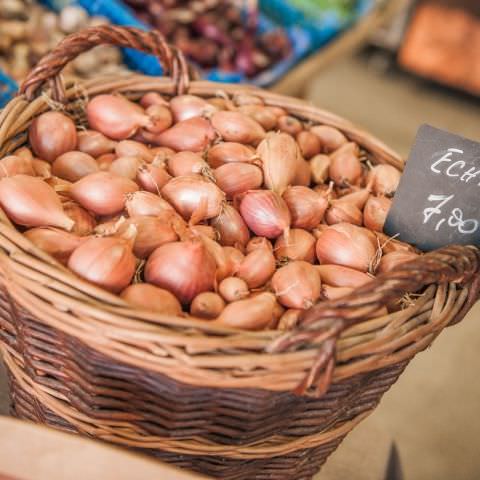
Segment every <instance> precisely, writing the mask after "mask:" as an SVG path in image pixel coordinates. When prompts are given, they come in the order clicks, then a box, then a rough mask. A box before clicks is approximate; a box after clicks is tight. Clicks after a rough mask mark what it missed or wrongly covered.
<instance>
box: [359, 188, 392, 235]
mask: <svg viewBox="0 0 480 480" xmlns="http://www.w3.org/2000/svg"><path fill="white" fill-rule="evenodd" d="M391 206H392V201H391V200H390V199H389V198H387V197H370V198H369V199H368V201H367V203H366V204H365V209H364V210H363V221H364V223H365V226H366V227H367V228H369V229H370V230H376V231H377V232H381V231H383V226H384V224H385V220H386V219H387V215H388V212H389V210H390V208H391Z"/></svg>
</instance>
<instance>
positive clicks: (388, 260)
mask: <svg viewBox="0 0 480 480" xmlns="http://www.w3.org/2000/svg"><path fill="white" fill-rule="evenodd" d="M418 257H419V255H418V254H417V253H413V252H390V253H387V254H386V255H384V256H383V257H382V258H381V260H380V263H379V264H378V267H377V270H376V272H375V273H376V274H381V273H387V272H391V271H394V270H396V269H397V268H398V267H399V266H400V265H402V264H403V263H406V262H411V261H412V260H415V259H417V258H418Z"/></svg>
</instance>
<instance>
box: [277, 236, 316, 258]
mask: <svg viewBox="0 0 480 480" xmlns="http://www.w3.org/2000/svg"><path fill="white" fill-rule="evenodd" d="M315 242H316V240H315V237H314V236H313V235H312V234H311V233H309V232H307V231H306V230H302V229H300V228H292V229H291V230H290V234H289V236H288V240H286V239H285V236H284V235H282V236H280V237H278V238H277V241H276V242H275V248H274V252H275V256H276V257H277V258H278V259H284V258H286V259H289V260H305V261H306V262H309V263H314V261H315Z"/></svg>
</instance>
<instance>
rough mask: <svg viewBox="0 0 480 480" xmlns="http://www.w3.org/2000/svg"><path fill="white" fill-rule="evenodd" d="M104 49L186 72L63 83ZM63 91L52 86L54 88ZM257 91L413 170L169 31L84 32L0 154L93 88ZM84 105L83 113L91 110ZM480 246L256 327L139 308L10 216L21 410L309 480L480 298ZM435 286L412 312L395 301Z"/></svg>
mask: <svg viewBox="0 0 480 480" xmlns="http://www.w3.org/2000/svg"><path fill="white" fill-rule="evenodd" d="M99 43H111V44H115V45H120V46H130V47H133V48H136V49H139V50H142V51H149V52H153V53H154V54H156V55H157V56H158V57H159V58H160V59H161V60H162V62H163V64H164V65H165V67H166V70H167V71H170V72H172V78H152V77H144V76H138V75H131V76H126V77H117V78H102V79H101V80H100V79H99V80H95V81H89V82H86V83H84V84H82V85H81V87H80V88H79V87H78V86H75V85H66V86H65V88H63V87H62V82H61V80H60V77H59V73H60V71H61V69H62V67H63V66H64V65H65V64H66V63H67V62H68V61H70V60H71V59H73V58H74V57H75V56H76V55H78V54H79V53H80V52H82V51H85V50H87V49H89V48H91V47H92V46H94V45H98V44H99ZM47 80H48V81H49V82H50V85H51V89H50V90H48V92H49V93H48V95H46V94H45V93H42V92H45V91H46V90H43V89H42V87H43V86H44V84H45V82H46V81H47ZM219 89H221V90H223V91H224V92H226V93H227V94H232V93H234V92H235V93H238V92H240V91H243V92H250V93H254V94H255V95H258V96H260V97H262V98H263V99H264V100H265V102H266V103H267V104H269V105H276V106H280V107H283V108H285V109H287V110H288V111H289V112H291V113H292V114H294V115H297V116H299V117H301V118H303V119H305V120H306V121H309V122H313V123H324V124H329V125H333V126H335V127H337V128H339V129H341V130H342V131H343V132H344V133H345V135H347V136H348V137H349V138H350V139H352V140H355V141H356V142H358V143H359V144H360V145H361V146H362V148H363V149H364V150H365V151H366V152H368V155H369V156H370V159H371V161H372V162H374V163H375V162H377V163H378V162H383V163H389V164H392V165H395V166H396V167H398V168H401V167H402V161H401V159H400V158H399V157H397V155H395V154H394V153H392V152H391V151H390V150H389V149H388V148H387V147H385V146H384V145H383V144H382V143H380V142H379V141H378V140H376V139H375V138H373V137H372V136H370V135H369V134H367V133H365V132H363V131H361V130H359V129H357V128H356V127H354V126H353V125H352V124H350V123H348V122H347V121H345V120H343V119H341V118H338V117H336V116H334V115H332V114H330V113H327V112H324V111H321V110H319V109H317V108H315V107H313V106H310V105H307V104H306V103H304V102H301V101H297V100H294V99H292V98H287V97H283V96H280V95H276V94H272V93H269V92H266V91H263V90H260V89H256V88H253V87H241V86H231V85H223V84H222V85H219V84H214V83H209V82H201V81H192V82H189V80H188V71H187V67H186V64H185V63H184V62H183V61H182V57H181V55H180V54H179V53H178V52H177V51H175V50H170V49H169V48H168V47H167V45H166V44H165V42H164V41H163V40H162V38H160V36H159V34H158V33H155V32H148V33H147V32H142V31H138V30H135V29H127V28H120V27H102V28H96V29H91V30H88V31H85V32H83V33H79V34H75V35H74V36H72V37H70V38H68V39H67V40H66V41H64V42H63V43H62V44H61V45H60V46H59V47H57V48H56V49H55V50H54V51H53V52H52V53H51V54H50V55H49V56H47V57H46V58H44V59H43V60H42V61H41V62H40V63H39V65H38V66H37V67H36V68H35V69H34V70H33V71H32V73H31V74H30V76H29V77H28V79H27V80H26V81H25V83H24V85H23V86H22V87H21V94H20V95H19V96H17V97H16V98H15V99H14V100H12V101H11V102H10V103H9V104H8V105H7V107H6V108H5V109H4V110H3V111H2V112H1V114H0V155H1V154H5V153H7V152H11V151H12V150H13V149H15V148H16V147H18V146H19V145H22V144H24V143H25V142H26V131H27V129H28V126H29V124H30V122H31V121H32V119H33V118H34V117H35V116H36V115H38V114H39V113H41V112H44V111H46V110H48V109H50V108H52V105H57V104H56V103H52V101H51V99H52V98H53V99H54V100H57V101H60V100H61V101H63V102H64V108H65V109H66V111H67V112H70V113H71V114H72V115H73V114H77V113H78V112H79V111H80V110H81V108H80V107H81V105H82V102H84V101H85V100H84V97H85V95H88V96H92V95H96V94H99V93H104V92H121V93H122V94H125V95H127V96H129V97H131V98H139V97H140V96H141V95H142V93H144V92H147V91H152V90H153V91H157V92H159V93H161V94H165V95H175V94H177V93H179V92H186V91H188V92H190V93H192V94H195V95H200V96H212V95H214V94H215V93H216V92H218V90H219ZM79 109H80V110H79ZM479 260H480V256H479V251H478V250H477V249H476V248H475V247H466V246H464V247H460V246H452V247H447V248H443V249H441V250H438V251H435V252H431V253H428V254H426V255H424V256H422V257H420V258H419V259H418V260H417V261H415V262H411V263H409V264H406V265H404V266H402V268H401V269H398V270H397V271H395V272H392V273H389V274H387V275H383V276H379V277H377V279H375V280H373V281H372V282H371V283H369V284H368V285H366V286H365V287H362V288H359V289H357V290H356V291H355V293H353V294H352V295H350V296H347V297H344V298H343V299H341V300H337V301H330V302H322V303H319V304H318V305H316V306H314V307H313V308H311V309H310V310H309V311H307V312H305V315H304V316H303V318H302V319H301V322H300V324H299V326H297V327H296V328H295V329H294V330H292V331H289V332H280V331H261V332H245V331H239V330H235V329H230V328H220V327H218V326H215V327H214V326H211V325H210V324H209V323H208V322H202V321H196V320H192V319H186V318H176V317H168V316H162V315H158V314H153V313H151V312H147V311H140V310H134V309H132V308H131V307H129V306H127V305H126V304H125V303H124V302H123V301H122V300H121V299H120V298H119V297H117V296H114V295H111V294H109V293H107V292H105V291H103V290H101V289H99V288H96V287H94V286H92V285H91V284H88V283H86V282H84V281H82V280H80V279H78V278H77V277H75V276H74V275H73V274H72V273H71V272H69V271H68V270H66V269H65V268H64V267H62V266H61V265H59V264H58V263H56V262H55V261H54V260H53V259H52V258H50V257H49V256H48V255H46V254H45V253H43V252H41V251H39V250H38V249H36V248H35V247H34V246H33V245H32V244H31V243H29V241H27V239H26V238H25V237H23V236H22V234H21V233H19V232H18V231H17V230H15V229H14V228H13V227H12V225H11V224H10V223H9V221H8V220H7V218H6V217H5V215H2V219H1V221H0V281H1V292H0V327H1V329H0V347H1V350H2V353H3V358H4V360H5V363H6V365H7V366H8V370H9V375H10V381H11V382H10V385H11V398H12V412H13V414H14V415H17V416H19V417H21V418H25V419H30V420H33V421H36V422H41V423H46V424H49V425H52V426H55V427H57V428H61V429H66V430H71V431H75V432H79V433H81V434H85V435H90V436H93V437H96V438H99V439H102V440H105V441H109V442H114V443H116V444H120V445H124V446H128V447H132V448H135V449H139V450H142V451H145V452H147V453H151V454H154V455H157V456H158V457H160V458H162V459H164V460H166V461H169V462H172V463H175V464H177V465H180V466H184V467H188V468H191V469H194V470H197V471H200V472H203V473H205V474H207V475H210V476H213V477H217V478H222V479H232V480H233V479H252V478H255V479H272V478H275V479H285V480H287V479H289V480H291V479H296V480H300V479H309V478H311V477H312V475H313V474H315V472H317V471H318V469H319V467H320V466H321V465H322V463H323V462H324V461H325V460H326V458H327V457H328V455H329V454H330V453H331V452H332V451H333V450H335V448H336V447H337V446H338V445H339V443H340V442H341V441H342V439H343V437H344V436H345V435H346V434H347V433H348V432H349V431H350V430H351V429H352V428H353V427H354V426H355V425H356V424H358V423H359V422H360V421H361V420H362V419H364V418H365V417H366V416H367V415H368V414H369V413H370V412H371V411H372V410H373V409H374V408H375V406H376V405H377V404H378V402H379V400H380V398H381V396H382V394H383V393H384V392H385V391H386V390H387V389H388V388H389V387H390V386H391V385H392V384H393V383H394V382H395V380H396V379H397V378H398V376H399V375H400V373H401V372H402V371H403V369H404V368H405V367H406V365H407V363H408V362H409V360H410V359H411V358H412V357H413V356H414V355H415V354H416V353H417V352H419V351H421V350H423V349H425V348H426V347H428V346H429V345H430V344H431V343H432V341H433V340H434V339H435V337H436V336H437V335H438V334H439V333H440V331H441V330H442V329H443V328H444V327H445V326H447V325H449V324H451V323H453V322H456V321H459V320H460V319H461V318H463V316H464V315H465V314H466V312H467V311H468V310H469V308H470V307H471V305H472V304H473V302H474V301H475V300H476V298H477V296H478V292H479V277H478V271H479V268H480V263H479ZM419 291H421V292H422V294H421V295H419V296H418V297H415V300H414V301H413V302H412V303H411V304H410V306H408V307H406V308H404V309H403V310H401V311H398V312H395V313H392V314H389V315H385V316H382V317H379V318H374V317H375V313H374V312H375V311H377V310H378V308H379V307H380V306H381V305H384V304H385V303H387V302H389V301H392V300H394V299H399V298H400V297H402V296H404V295H405V294H406V293H408V292H419Z"/></svg>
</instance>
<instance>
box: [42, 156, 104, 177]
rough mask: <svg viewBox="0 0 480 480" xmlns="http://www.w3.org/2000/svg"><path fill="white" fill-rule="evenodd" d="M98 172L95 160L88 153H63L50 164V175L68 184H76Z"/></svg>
mask: <svg viewBox="0 0 480 480" xmlns="http://www.w3.org/2000/svg"><path fill="white" fill-rule="evenodd" d="M98 171H99V168H98V164H97V162H96V161H95V159H94V158H93V157H91V156H90V155H88V153H83V152H78V151H72V152H67V153H64V154H62V155H60V156H59V157H57V158H56V160H55V161H54V162H53V163H52V174H53V175H55V176H57V177H60V178H63V179H65V180H68V181H69V182H76V181H77V180H80V179H81V178H83V177H85V176H86V175H89V174H91V173H95V172H98Z"/></svg>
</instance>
